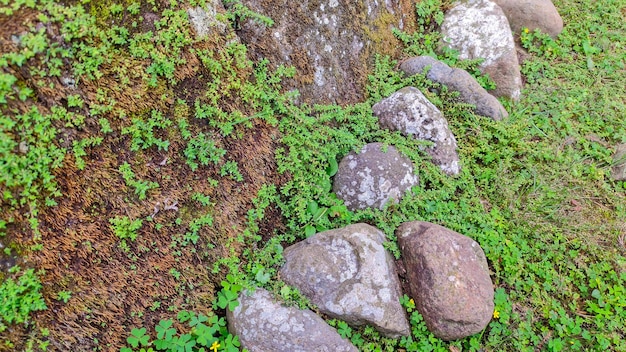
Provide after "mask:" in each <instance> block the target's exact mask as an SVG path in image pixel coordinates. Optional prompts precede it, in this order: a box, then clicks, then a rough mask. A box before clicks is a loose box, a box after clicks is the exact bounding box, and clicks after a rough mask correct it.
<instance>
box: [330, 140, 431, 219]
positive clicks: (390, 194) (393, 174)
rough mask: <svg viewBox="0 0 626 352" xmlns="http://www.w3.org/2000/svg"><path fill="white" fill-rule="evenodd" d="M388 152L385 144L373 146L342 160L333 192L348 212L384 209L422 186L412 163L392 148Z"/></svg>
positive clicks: (365, 147) (366, 146)
mask: <svg viewBox="0 0 626 352" xmlns="http://www.w3.org/2000/svg"><path fill="white" fill-rule="evenodd" d="M384 149H385V148H384V146H383V144H382V143H369V144H366V145H365V146H364V147H363V148H362V149H361V150H360V151H359V153H358V154H357V153H355V152H350V153H349V154H348V155H346V156H345V157H344V158H343V159H341V162H340V163H339V168H338V169H337V174H336V175H335V178H334V180H333V192H335V193H336V194H337V197H338V198H340V199H342V200H343V201H344V203H345V205H346V207H348V209H350V210H357V209H365V208H379V209H382V208H383V207H384V206H385V204H387V203H388V202H389V201H390V200H392V199H393V201H394V202H397V201H398V200H400V199H401V198H402V196H403V195H404V193H405V192H407V191H409V190H410V189H411V187H413V186H415V185H417V184H418V180H419V178H418V177H417V175H415V174H414V173H413V164H412V163H411V160H409V159H408V158H407V157H405V156H403V155H401V154H400V153H398V151H397V150H396V148H394V147H392V146H388V147H387V148H386V151H383V150H384Z"/></svg>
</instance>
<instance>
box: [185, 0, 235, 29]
mask: <svg viewBox="0 0 626 352" xmlns="http://www.w3.org/2000/svg"><path fill="white" fill-rule="evenodd" d="M225 12H226V10H225V9H224V5H222V2H221V1H218V0H209V1H207V2H206V4H205V6H204V8H203V7H200V6H197V7H194V8H190V9H187V15H189V21H190V22H191V25H192V26H193V28H194V29H195V30H196V35H197V36H198V37H204V36H209V35H219V34H225V33H226V29H227V22H226V19H225V17H222V19H219V16H218V14H222V15H223V14H224V13H225Z"/></svg>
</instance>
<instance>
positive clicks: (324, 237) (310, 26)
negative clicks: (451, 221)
mask: <svg viewBox="0 0 626 352" xmlns="http://www.w3.org/2000/svg"><path fill="white" fill-rule="evenodd" d="M242 3H243V4H244V5H246V6H248V7H250V8H251V9H252V10H253V11H256V12H259V13H262V14H266V15H270V16H271V17H272V18H273V19H274V20H275V24H274V26H273V27H271V28H269V27H264V26H260V25H258V24H255V23H254V22H253V21H244V22H243V23H241V24H240V25H241V27H240V28H239V31H238V33H237V34H238V35H239V36H240V37H241V40H242V41H243V42H244V43H246V44H247V45H248V46H249V47H250V48H251V55H253V56H254V55H256V56H258V57H261V56H262V57H268V58H270V59H271V61H272V62H273V63H275V64H287V65H295V66H296V68H297V69H298V71H299V72H301V73H302V74H301V75H300V76H298V77H296V78H295V79H294V80H293V81H291V82H290V86H289V87H288V88H298V89H300V91H301V92H302V96H301V99H302V100H301V101H303V102H307V103H333V102H335V103H349V102H354V101H356V100H360V98H361V97H362V95H363V94H362V93H363V87H364V81H365V80H366V75H365V74H364V72H365V71H364V70H361V68H362V67H363V64H364V63H367V62H369V61H371V60H370V59H371V55H372V54H373V53H374V52H376V50H373V49H374V48H375V47H376V45H378V46H379V47H380V45H381V42H385V41H384V40H382V41H381V40H380V38H378V39H376V38H374V37H373V36H372V35H371V34H372V33H375V32H376V31H387V30H388V27H389V26H394V27H398V28H401V27H402V26H403V24H404V23H405V22H407V18H409V17H407V15H406V13H403V11H402V9H406V8H412V4H411V3H410V1H408V0H390V1H385V2H382V3H381V2H379V1H371V0H364V1H359V2H357V3H356V5H354V6H352V5H351V6H347V4H348V3H346V2H345V1H344V2H341V1H338V0H324V1H309V0H305V1H301V2H289V1H285V0H280V1H279V2H278V3H276V2H268V1H260V0H243V1H242ZM407 4H408V5H407ZM223 12H224V9H223V8H222V6H221V3H220V2H219V1H213V0H211V1H209V2H207V4H206V5H204V7H196V8H191V9H188V15H189V18H190V21H191V22H192V25H193V27H194V29H195V32H196V34H197V35H198V36H207V35H209V36H210V35H224V33H225V31H226V29H225V28H226V27H224V26H223V25H224V23H222V22H221V21H220V20H219V16H218V15H219V14H220V13H223ZM405 12H406V11H405ZM383 19H385V20H383ZM359 21H361V22H359ZM363 21H364V22H363ZM355 23H356V24H358V25H355ZM522 28H529V29H530V30H534V29H537V28H538V29H540V30H541V31H543V32H545V33H547V34H549V35H551V36H552V37H556V36H558V34H559V33H560V32H561V30H562V28H563V22H562V20H561V18H560V16H559V15H558V12H557V11H556V9H555V8H554V5H552V2H551V1H549V0H521V1H509V0H493V1H490V0H463V1H460V2H457V3H456V4H455V6H453V7H452V8H451V9H450V10H448V11H447V13H446V14H445V19H444V21H443V23H442V27H441V30H442V34H443V36H444V40H443V42H442V43H441V47H442V48H443V47H448V48H452V49H455V50H457V51H458V52H459V57H460V58H461V59H483V60H484V61H483V63H482V64H481V65H480V69H481V71H482V72H483V73H485V74H488V75H489V76H490V77H491V78H492V79H493V80H494V81H495V82H496V85H497V87H496V89H495V90H494V91H491V92H488V91H486V90H485V89H483V88H482V87H481V86H480V84H479V83H478V82H477V81H476V80H475V79H473V78H472V77H471V75H470V74H469V73H467V72H466V71H463V70H461V69H457V68H452V67H449V66H448V65H446V64H445V63H443V62H440V61H438V60H436V59H434V58H432V57H427V56H420V57H415V58H411V59H409V60H405V61H404V62H403V63H402V64H401V65H400V69H401V70H402V71H403V72H404V73H405V74H406V75H414V74H423V75H424V76H425V77H426V78H427V79H429V80H431V81H433V82H435V83H438V84H441V85H444V86H447V87H448V89H450V90H452V91H456V92H458V93H459V97H460V99H461V100H462V101H464V102H466V103H468V104H472V105H474V106H475V112H476V114H478V115H482V116H486V117H489V118H492V119H494V120H500V119H503V118H506V117H507V116H508V114H507V112H506V110H505V109H504V107H503V106H502V104H500V102H499V101H498V100H497V99H496V97H504V98H508V99H512V100H517V99H519V97H520V92H521V75H520V68H519V63H518V61H517V55H516V49H515V42H514V37H513V33H515V34H519V32H520V31H521V30H522ZM391 37H393V36H391ZM235 40H238V39H235ZM383 46H384V45H383ZM373 113H374V114H375V116H376V117H378V119H379V123H380V125H381V126H382V127H383V128H387V129H390V130H393V131H399V132H400V133H401V134H403V135H405V136H407V137H409V138H415V139H417V140H421V141H424V142H426V144H427V145H425V146H424V149H423V150H424V152H425V153H426V154H428V155H429V156H430V158H431V160H432V162H433V163H434V164H436V165H437V166H439V167H440V168H441V170H442V171H443V172H444V173H446V174H448V175H456V174H458V173H459V172H460V170H461V167H460V160H459V156H458V153H457V140H456V138H455V136H454V135H453V133H452V132H451V130H450V128H449V126H448V122H447V121H446V119H445V117H444V116H443V114H442V113H441V112H440V111H439V110H438V109H437V108H436V107H435V106H434V105H433V104H432V103H431V102H430V101H428V99H427V98H426V96H425V95H424V94H423V92H421V91H420V90H419V89H417V88H414V87H405V88H402V89H400V90H398V91H397V92H395V93H393V94H391V95H390V96H389V97H387V98H385V99H383V100H382V101H380V102H379V103H377V104H375V105H374V106H373ZM625 159H626V146H625V145H620V146H618V147H617V148H616V152H615V163H614V166H613V169H612V175H613V178H614V179H616V180H625V179H626V162H625V161H624V160H625ZM418 181H419V178H418V176H417V174H416V166H415V165H413V163H412V161H411V160H410V159H408V158H407V157H406V156H404V155H402V154H401V153H400V152H399V151H398V150H397V149H396V148H395V147H394V146H386V145H383V144H381V143H376V142H374V143H369V144H367V145H365V146H364V147H363V148H362V149H361V150H359V151H358V152H356V151H355V152H351V153H349V154H348V155H346V156H345V157H344V158H343V159H342V160H341V162H340V164H339V166H338V171H337V174H336V176H335V179H334V184H333V191H334V192H335V193H336V194H337V196H338V197H339V198H340V199H342V200H343V201H344V204H345V205H346V206H347V207H348V208H349V209H351V210H360V209H368V208H377V209H383V208H384V207H385V206H387V205H389V204H390V202H398V201H399V200H400V199H401V198H402V197H403V196H405V195H406V194H407V192H410V190H411V189H412V188H413V187H414V186H416V185H418ZM396 237H397V238H398V244H399V247H400V250H401V260H402V264H403V267H404V269H405V270H406V279H407V287H408V292H402V290H401V286H400V280H399V277H398V273H397V270H396V264H395V262H394V260H393V258H392V257H391V255H390V254H389V253H388V252H387V251H386V250H385V248H384V246H383V243H384V241H385V236H384V234H383V233H382V232H381V231H380V230H379V229H377V228H375V227H372V226H370V225H367V224H362V223H361V224H354V225H349V226H346V227H344V228H340V229H334V230H330V231H325V232H321V233H317V234H315V235H313V236H311V237H309V238H307V239H306V240H304V241H302V242H299V243H296V244H294V245H292V246H290V247H288V248H286V249H285V251H284V258H285V264H284V266H283V267H282V268H281V269H280V275H281V277H282V278H283V280H284V281H285V282H286V283H288V284H290V285H292V286H294V287H297V288H298V289H299V290H300V292H302V294H303V295H305V296H306V297H308V298H309V299H310V300H311V302H312V303H313V304H315V305H316V306H317V307H318V309H319V311H320V312H322V313H323V314H325V315H327V316H329V317H334V318H338V319H341V320H344V321H346V322H347V323H348V324H350V325H351V326H361V325H364V324H367V325H371V326H372V327H374V328H376V329H377V330H378V331H379V332H380V333H381V334H383V335H384V336H388V337H398V336H408V335H409V334H410V327H409V323H408V321H407V316H406V314H405V311H404V309H403V308H402V307H401V305H400V303H399V301H400V297H401V296H402V294H408V295H410V296H411V297H413V298H414V299H415V302H416V308H417V309H418V311H419V312H420V313H421V314H422V316H423V317H424V321H425V322H426V325H427V326H428V328H429V330H430V331H431V332H432V333H433V334H435V335H436V336H438V337H439V338H441V339H445V340H454V339H460V338H463V337H466V336H469V335H472V334H475V333H478V332H480V331H481V330H483V329H484V328H485V327H486V325H487V324H488V323H489V321H490V319H491V316H492V314H493V309H494V303H493V298H494V290H493V285H492V282H491V279H490V276H489V267H488V264H487V260H486V258H485V255H484V253H483V251H482V249H481V248H480V246H479V244H478V243H477V242H475V241H474V240H472V239H470V238H469V237H466V236H464V235H461V234H459V233H456V232H454V231H452V230H450V229H447V228H445V227H442V226H439V225H436V224H433V223H428V222H420V221H414V222H408V223H404V224H402V225H400V226H399V227H398V228H397V229H396ZM238 301H239V306H238V307H236V309H235V310H234V311H229V312H227V319H228V325H229V329H230V331H231V332H232V333H234V334H236V335H238V336H239V338H240V341H241V344H242V347H244V348H246V349H248V350H250V351H350V352H351V351H357V349H356V348H355V347H354V346H353V345H352V344H351V343H350V342H349V341H347V340H346V339H343V338H341V336H340V335H339V334H338V333H337V331H336V330H335V329H334V328H332V327H331V326H329V325H328V324H326V322H324V320H322V319H321V318H320V317H319V316H318V315H317V314H315V313H314V312H312V311H310V310H299V309H297V308H295V307H288V306H286V305H284V304H283V303H281V302H280V301H279V300H277V299H275V298H274V297H273V296H272V295H271V293H269V292H268V291H265V290H263V289H257V290H256V291H254V292H253V293H250V292H243V293H241V294H240V296H239V298H238Z"/></svg>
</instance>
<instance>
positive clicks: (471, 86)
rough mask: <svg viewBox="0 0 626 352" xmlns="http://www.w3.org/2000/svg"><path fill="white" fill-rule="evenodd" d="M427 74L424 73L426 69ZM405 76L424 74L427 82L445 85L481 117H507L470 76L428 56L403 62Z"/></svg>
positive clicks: (500, 107) (494, 99) (501, 108)
mask: <svg viewBox="0 0 626 352" xmlns="http://www.w3.org/2000/svg"><path fill="white" fill-rule="evenodd" d="M428 67H430V68H429V69H428V71H427V72H424V70H425V69H426V68H428ZM400 70H402V71H403V72H404V73H405V74H406V75H409V76H411V75H414V74H416V73H425V74H426V78H428V79H429V80H431V81H433V82H436V83H439V84H442V85H445V86H447V87H448V89H450V90H451V91H455V92H459V97H460V99H461V100H462V101H463V102H465V103H468V104H472V105H475V106H476V109H475V111H476V113H477V114H478V115H481V116H486V117H490V118H492V119H494V120H501V119H503V118H506V117H508V116H509V114H508V113H507V112H506V110H505V109H504V107H503V106H502V104H500V102H499V101H498V99H496V98H495V97H494V96H493V95H491V94H489V93H487V91H486V90H485V88H483V87H481V85H480V84H479V83H478V82H477V81H476V80H475V79H474V77H472V75H470V74H469V73H467V71H465V70H462V69H460V68H451V67H450V66H448V65H446V64H445V63H443V62H441V61H439V60H436V59H434V58H432V57H430V56H418V57H414V58H410V59H408V60H406V61H404V62H403V63H402V64H401V65H400Z"/></svg>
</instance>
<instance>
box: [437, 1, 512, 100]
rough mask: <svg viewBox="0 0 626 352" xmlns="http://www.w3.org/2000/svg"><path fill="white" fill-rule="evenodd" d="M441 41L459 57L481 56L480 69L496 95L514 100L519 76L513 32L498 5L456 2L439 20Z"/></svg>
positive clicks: (482, 2)
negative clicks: (489, 81)
mask: <svg viewBox="0 0 626 352" xmlns="http://www.w3.org/2000/svg"><path fill="white" fill-rule="evenodd" d="M441 34H442V35H443V37H444V40H443V41H444V43H443V45H446V46H448V47H450V48H452V49H455V50H458V51H459V58H460V59H479V58H482V59H484V62H483V63H482V64H481V65H480V69H481V72H483V73H485V74H488V75H489V77H491V78H492V79H493V81H494V82H495V83H496V86H497V87H496V89H495V90H494V91H493V92H490V93H492V94H493V95H495V96H497V97H506V98H509V99H512V100H518V99H519V97H520V94H521V88H522V76H521V74H520V67H519V62H518V60H517V53H516V51H515V42H514V41H513V34H512V33H511V28H510V27H509V21H508V20H507V19H506V16H505V15H504V12H502V9H501V8H500V7H499V6H498V5H496V4H495V3H494V2H492V1H489V0H466V1H461V2H459V3H458V4H457V5H456V6H454V7H453V8H452V9H450V10H449V11H448V12H446V14H445V18H444V21H443V23H442V24H441Z"/></svg>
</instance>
